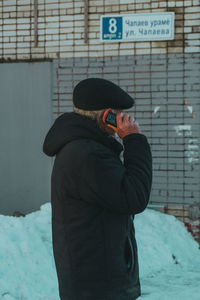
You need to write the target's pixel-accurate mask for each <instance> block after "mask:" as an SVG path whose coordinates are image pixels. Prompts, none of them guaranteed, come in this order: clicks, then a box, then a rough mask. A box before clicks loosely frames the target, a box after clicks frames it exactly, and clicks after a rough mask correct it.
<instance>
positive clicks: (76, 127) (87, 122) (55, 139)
mask: <svg viewBox="0 0 200 300" xmlns="http://www.w3.org/2000/svg"><path fill="white" fill-rule="evenodd" d="M80 138H85V139H93V140H95V141H97V142H99V143H101V144H103V145H104V146H106V147H108V148H110V149H111V150H112V151H113V152H115V153H116V154H117V155H119V154H120V153H121V151H122V150H123V146H122V145H121V144H120V143H119V142H118V141H117V140H116V139H115V138H114V137H112V136H111V135H109V134H108V133H107V132H105V131H103V130H102V129H101V128H100V127H99V126H98V124H97V122H96V121H95V120H92V119H90V118H88V117H86V116H82V115H79V114H77V113H75V112H71V113H64V114H62V115H61V116H59V117H58V118H57V119H56V120H55V122H54V124H53V125H52V127H51V128H50V130H49V132H48V133H47V136H46V138H45V141H44V144H43V151H44V153H45V154H47V155H49V156H54V155H56V154H57V153H58V151H60V150H61V149H62V148H63V147H64V146H65V145H66V144H67V143H69V142H71V141H73V140H76V139H80Z"/></svg>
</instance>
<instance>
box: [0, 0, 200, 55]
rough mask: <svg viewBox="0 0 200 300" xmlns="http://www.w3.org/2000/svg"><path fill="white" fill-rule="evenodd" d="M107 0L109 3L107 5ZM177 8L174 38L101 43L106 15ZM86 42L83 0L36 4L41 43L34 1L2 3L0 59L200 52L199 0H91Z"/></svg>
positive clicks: (23, 0)
mask: <svg viewBox="0 0 200 300" xmlns="http://www.w3.org/2000/svg"><path fill="white" fill-rule="evenodd" d="M104 3H105V6H104ZM161 11H162V12H166V11H174V12H175V39H174V40H173V41H159V42H147V43H145V42H127V43H118V42H116V43H108V42H106V43H102V42H101V41H100V39H99V35H100V34H99V31H100V16H101V15H102V14H112V13H114V14H120V13H141V12H161ZM88 31H89V32H88V37H89V41H88V45H85V43H84V1H80V0H74V1H71V0H46V1H45V2H44V1H39V3H38V47H36V48H35V44H34V5H33V1H31V0H18V1H17V6H16V0H4V1H1V2H0V58H1V59H18V58H19V56H18V54H19V53H20V57H21V55H22V54H23V58H24V59H31V58H33V57H34V58H37V55H38V58H44V59H45V58H54V57H56V58H59V56H60V57H62V58H64V57H79V56H80V57H85V56H91V57H97V56H110V55H113V56H118V55H133V54H136V55H144V54H153V53H158V54H159V53H160V54H164V53H183V52H185V53H190V52H191V53H195V52H199V33H200V6H199V1H198V0H193V1H192V0H187V1H179V0H177V1H157V2H155V1H151V0H141V1H137V3H136V1H130V0H110V1H103V0H98V1H97V0H90V1H89V29H88Z"/></svg>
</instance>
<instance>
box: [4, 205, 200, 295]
mask: <svg viewBox="0 0 200 300" xmlns="http://www.w3.org/2000/svg"><path fill="white" fill-rule="evenodd" d="M134 222H135V229H136V239H137V243H138V252H139V263H140V278H141V287H142V295H141V297H140V298H139V299H141V300H143V299H144V300H188V299H192V300H199V299H200V250H199V247H198V244H197V243H196V242H195V241H194V240H193V238H192V236H191V235H190V234H189V233H188V232H187V230H186V228H185V227H184V225H183V224H182V223H181V222H180V221H178V220H176V219H175V217H173V216H169V215H165V214H162V213H160V212H156V211H154V210H151V209H146V210H145V211H144V212H143V213H142V214H139V215H136V216H135V221H134ZM0 262H1V264H0V299H1V300H59V295H58V284H57V277H56V272H55V264H54V260H53V252H52V244H51V205H50V203H46V204H44V205H42V206H41V209H40V211H37V212H33V213H31V214H28V215H27V216H26V217H25V218H23V217H20V218H16V217H8V216H3V215H0ZM80 300H81V299H80ZM94 300H95V299H94ZM113 300H114V299H113Z"/></svg>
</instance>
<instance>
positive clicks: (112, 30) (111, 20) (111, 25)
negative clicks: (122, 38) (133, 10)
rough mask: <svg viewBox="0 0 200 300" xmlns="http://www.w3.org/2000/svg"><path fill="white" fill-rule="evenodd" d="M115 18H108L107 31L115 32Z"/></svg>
mask: <svg viewBox="0 0 200 300" xmlns="http://www.w3.org/2000/svg"><path fill="white" fill-rule="evenodd" d="M116 24H117V20H116V19H114V18H112V19H110V20H109V31H110V33H115V32H116V31H117V25H116Z"/></svg>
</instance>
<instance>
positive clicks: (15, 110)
mask: <svg viewBox="0 0 200 300" xmlns="http://www.w3.org/2000/svg"><path fill="white" fill-rule="evenodd" d="M51 81H52V72H51V63H50V62H41V63H39V62H37V63H12V64H11V63H10V64H8V63H6V64H0V99H1V109H0V141H1V142H0V145H1V146H0V161H1V168H0V214H6V215H7V214H8V215H12V214H13V212H14V211H20V212H22V213H25V214H26V213H29V212H31V211H34V210H37V209H39V207H40V205H41V204H43V203H46V202H49V201H50V173H51V164H52V161H51V159H49V158H48V157H46V156H45V155H44V154H43V152H42V143H43V140H44V137H45V134H46V133H47V130H48V129H49V127H50V125H51V123H52V101H51V99H52V95H51V88H52V83H51Z"/></svg>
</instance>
